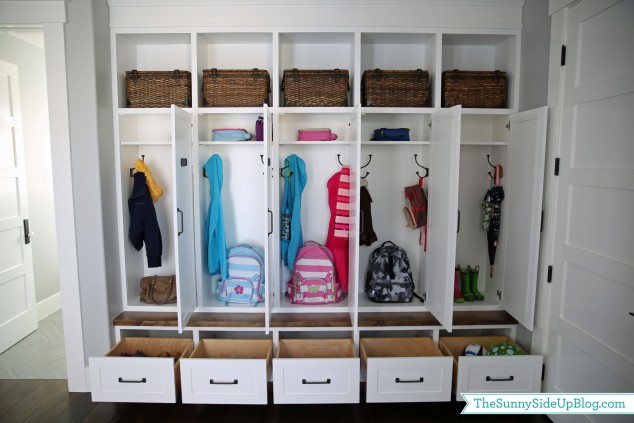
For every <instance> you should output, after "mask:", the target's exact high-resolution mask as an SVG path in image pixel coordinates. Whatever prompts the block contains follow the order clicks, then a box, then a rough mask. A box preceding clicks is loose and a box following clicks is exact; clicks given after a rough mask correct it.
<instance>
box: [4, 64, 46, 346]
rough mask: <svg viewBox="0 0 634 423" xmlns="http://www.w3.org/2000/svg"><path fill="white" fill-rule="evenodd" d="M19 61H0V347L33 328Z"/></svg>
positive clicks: (10, 343)
mask: <svg viewBox="0 0 634 423" xmlns="http://www.w3.org/2000/svg"><path fill="white" fill-rule="evenodd" d="M21 125H22V122H21V117H20V92H19V85H18V68H17V66H15V65H13V64H11V63H8V62H5V61H2V60H0V352H2V351H5V350H6V349H7V348H9V347H11V346H12V345H13V344H15V343H16V342H18V341H19V340H21V339H22V338H24V337H25V336H27V335H28V334H29V333H31V332H33V331H34V330H35V329H37V312H36V309H35V285H34V282H33V259H32V257H31V245H30V237H31V233H30V232H29V226H28V205H27V195H26V193H27V191H26V173H25V165H24V146H23V143H22V127H21Z"/></svg>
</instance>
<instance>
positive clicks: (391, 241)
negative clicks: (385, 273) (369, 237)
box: [379, 241, 398, 248]
mask: <svg viewBox="0 0 634 423" xmlns="http://www.w3.org/2000/svg"><path fill="white" fill-rule="evenodd" d="M388 242H389V243H390V244H392V245H393V246H395V247H398V245H396V244H394V243H393V242H392V241H385V242H384V243H383V244H381V247H383V246H385V244H387V243H388ZM379 248H380V247H379Z"/></svg>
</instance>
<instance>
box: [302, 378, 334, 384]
mask: <svg viewBox="0 0 634 423" xmlns="http://www.w3.org/2000/svg"><path fill="white" fill-rule="evenodd" d="M302 385H330V379H326V380H325V381H317V382H309V381H307V380H306V379H302Z"/></svg>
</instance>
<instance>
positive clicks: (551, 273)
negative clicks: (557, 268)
mask: <svg viewBox="0 0 634 423" xmlns="http://www.w3.org/2000/svg"><path fill="white" fill-rule="evenodd" d="M552 281H553V267H552V266H548V275H547V276H546V282H548V283H551V282H552Z"/></svg>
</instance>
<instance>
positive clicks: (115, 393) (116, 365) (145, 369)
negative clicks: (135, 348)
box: [89, 357, 176, 403]
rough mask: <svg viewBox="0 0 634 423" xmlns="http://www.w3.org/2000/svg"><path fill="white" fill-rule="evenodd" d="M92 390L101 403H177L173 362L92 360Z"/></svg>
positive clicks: (104, 358) (103, 358)
mask: <svg viewBox="0 0 634 423" xmlns="http://www.w3.org/2000/svg"><path fill="white" fill-rule="evenodd" d="M89 363H90V387H91V391H92V400H93V401H97V402H171V403H174V402H176V383H175V378H174V372H175V368H174V359H173V358H156V357H153V358H141V357H91V358H90V360H89Z"/></svg>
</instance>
